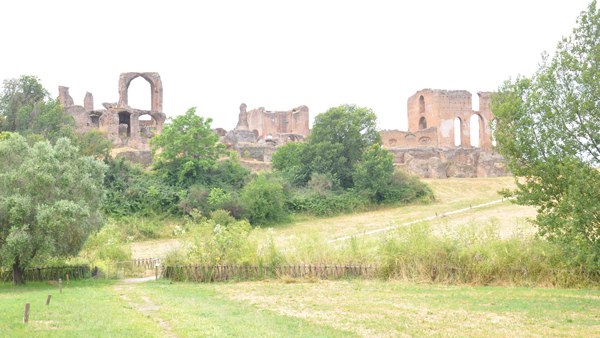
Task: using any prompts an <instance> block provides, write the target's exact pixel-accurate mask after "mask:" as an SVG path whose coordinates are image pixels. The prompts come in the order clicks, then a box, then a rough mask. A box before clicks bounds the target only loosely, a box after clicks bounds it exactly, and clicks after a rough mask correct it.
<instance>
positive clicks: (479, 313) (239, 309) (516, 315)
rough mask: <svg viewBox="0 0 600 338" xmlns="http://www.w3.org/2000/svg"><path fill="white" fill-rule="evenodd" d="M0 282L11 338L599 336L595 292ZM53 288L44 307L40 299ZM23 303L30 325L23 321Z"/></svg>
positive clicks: (352, 283) (4, 326)
mask: <svg viewBox="0 0 600 338" xmlns="http://www.w3.org/2000/svg"><path fill="white" fill-rule="evenodd" d="M285 281H286V282H287V283H283V282H282V281H263V282H245V283H223V284H192V283H175V284H172V283H169V282H162V281H161V282H153V281H151V282H146V283H141V284H127V283H115V282H104V281H77V282H71V284H70V285H68V286H65V287H64V290H63V294H58V289H57V287H56V286H52V285H48V284H45V283H29V284H28V285H26V286H24V287H13V286H12V285H8V284H3V285H0V304H1V308H2V316H1V317H0V336H7V337H399V336H400V337H402V336H406V337H439V336H452V337H515V336H518V337H549V336H552V337H597V336H598V332H600V292H599V291H597V290H557V289H518V288H514V289H511V288H492V287H456V286H439V285H438V286H431V285H413V284H405V283H399V282H382V281H363V280H348V281H330V282H326V281H313V282H312V283H308V282H302V281H294V280H291V279H286V280H285ZM48 294H52V301H51V303H50V306H48V307H46V306H45V305H44V304H45V300H46V297H47V295H48ZM25 302H30V303H31V317H30V322H29V324H23V323H22V316H23V309H24V304H25Z"/></svg>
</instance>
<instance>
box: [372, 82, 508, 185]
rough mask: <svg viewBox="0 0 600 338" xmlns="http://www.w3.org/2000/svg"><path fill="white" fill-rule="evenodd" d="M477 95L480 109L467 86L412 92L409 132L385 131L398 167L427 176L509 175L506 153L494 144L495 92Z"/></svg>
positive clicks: (384, 143)
mask: <svg viewBox="0 0 600 338" xmlns="http://www.w3.org/2000/svg"><path fill="white" fill-rule="evenodd" d="M477 95H479V110H473V109H472V101H471V99H472V96H471V93H469V92H467V91H465V90H441V89H423V90H420V91H418V92H417V93H415V94H414V95H412V96H411V97H409V98H408V102H407V106H408V107H407V108H408V109H407V112H408V114H407V115H408V130H409V131H400V130H382V131H381V132H380V133H381V138H382V141H383V145H384V146H385V147H386V148H388V149H389V151H390V152H391V153H393V154H394V162H395V163H396V166H397V167H398V168H401V169H404V170H406V171H408V172H410V173H413V174H416V175H419V176H420V177H424V178H447V177H496V176H506V175H507V173H506V168H505V166H504V163H503V158H502V156H499V155H497V154H495V153H494V151H493V150H492V149H491V148H492V131H491V128H490V126H489V122H490V121H491V120H492V112H491V110H490V109H489V103H490V93H489V92H478V93H477ZM472 116H477V119H478V121H479V146H478V147H473V146H471V130H470V119H471V117H472ZM457 120H458V123H456V122H455V121H457ZM456 125H458V126H459V128H460V130H455V126H456ZM455 133H458V134H459V135H460V136H459V138H460V144H459V145H458V146H457V145H456V142H455V137H456V136H455V135H456V134H455Z"/></svg>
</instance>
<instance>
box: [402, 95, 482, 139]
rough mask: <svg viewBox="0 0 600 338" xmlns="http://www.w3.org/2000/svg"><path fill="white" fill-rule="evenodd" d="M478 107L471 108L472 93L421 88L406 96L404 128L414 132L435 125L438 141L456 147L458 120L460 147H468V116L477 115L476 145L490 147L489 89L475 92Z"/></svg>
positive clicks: (469, 136)
mask: <svg viewBox="0 0 600 338" xmlns="http://www.w3.org/2000/svg"><path fill="white" fill-rule="evenodd" d="M477 95H478V96H479V110H478V111H477V110H473V109H472V107H473V104H472V95H471V93H469V92H468V91H466V90H441V89H423V90H420V91H418V92H417V93H415V94H414V95H412V96H411V97H409V98H408V102H407V108H408V109H407V115H408V130H409V131H411V132H416V131H419V130H422V129H426V128H428V127H431V126H436V127H437V128H438V145H439V146H440V147H442V148H447V149H454V148H457V146H456V145H455V142H454V133H455V131H454V120H455V119H456V118H458V119H459V120H460V129H461V130H460V131H459V132H460V144H461V145H460V147H462V148H470V147H471V131H470V129H471V125H470V119H471V116H473V115H476V116H478V118H479V148H484V149H491V147H492V130H491V128H490V126H489V122H490V121H491V120H492V112H491V110H490V109H489V103H490V93H489V92H478V93H477Z"/></svg>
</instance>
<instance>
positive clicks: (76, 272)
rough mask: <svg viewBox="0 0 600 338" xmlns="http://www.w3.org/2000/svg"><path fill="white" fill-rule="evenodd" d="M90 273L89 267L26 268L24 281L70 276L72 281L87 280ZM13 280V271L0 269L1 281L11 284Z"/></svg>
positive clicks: (40, 280)
mask: <svg viewBox="0 0 600 338" xmlns="http://www.w3.org/2000/svg"><path fill="white" fill-rule="evenodd" d="M89 272H90V267H89V266H87V265H68V266H44V267H36V268H26V269H25V270H24V271H23V280H24V281H26V282H42V281H49V280H58V279H59V278H62V279H65V276H66V275H69V278H70V279H79V278H85V277H86V276H87V274H89ZM12 280H13V270H2V269H0V281H2V282H10V281H12Z"/></svg>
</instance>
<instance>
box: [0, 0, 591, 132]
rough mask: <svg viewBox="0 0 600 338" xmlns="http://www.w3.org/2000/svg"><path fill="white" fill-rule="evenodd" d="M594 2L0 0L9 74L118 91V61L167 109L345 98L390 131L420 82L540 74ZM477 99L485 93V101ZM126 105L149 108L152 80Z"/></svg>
mask: <svg viewBox="0 0 600 338" xmlns="http://www.w3.org/2000/svg"><path fill="white" fill-rule="evenodd" d="M590 1H591V0H560V1H548V0H518V1H517V0H503V1H482V0H479V1H467V0H464V1H463V0H454V1H447V0H444V1H433V0H432V1H373V0H371V1H348V0H345V1H325V0H321V1H307V0H303V1H293V2H291V1H282V0H279V1H173V0H172V1H148V0H145V1H126V0H121V1H94V2H91V1H70V2H67V1H39V2H35V1H16V0H15V1H6V0H4V1H2V2H1V3H0V36H1V37H2V39H1V40H0V43H1V46H2V47H1V49H0V79H6V78H13V77H19V76H20V75H25V74H28V75H37V76H38V77H39V78H40V79H41V81H42V84H43V85H44V86H45V87H46V88H47V89H48V90H50V91H51V93H52V95H53V96H57V95H58V86H59V85H63V86H67V87H70V93H71V96H72V97H73V99H74V100H75V103H76V104H80V105H83V98H84V95H85V92H86V91H89V92H91V93H92V94H93V95H94V105H95V108H96V109H100V108H102V105H101V104H102V102H116V101H117V100H118V91H117V89H118V78H119V74H120V73H121V72H138V71H139V72H143V71H150V72H159V73H160V75H161V78H162V81H163V86H164V112H165V113H166V114H167V115H168V116H175V115H179V114H182V113H184V112H185V111H186V110H187V109H188V108H190V107H192V106H197V107H198V112H199V113H200V114H201V115H203V116H208V117H212V118H213V119H214V122H213V127H223V128H226V129H232V128H234V127H235V125H236V123H237V116H238V113H239V105H240V104H241V103H242V102H244V103H246V104H247V105H248V109H252V108H256V107H260V106H263V107H265V108H266V109H267V110H289V109H291V108H293V107H296V106H299V105H303V104H304V105H307V106H308V107H309V109H310V114H311V119H312V118H314V116H315V115H316V114H318V113H322V112H324V111H326V110H327V109H328V108H330V107H333V106H337V105H340V104H342V103H355V104H357V105H359V106H366V107H369V108H372V109H373V111H374V112H375V113H376V114H377V116H378V120H379V125H380V128H382V129H401V130H406V129H407V120H406V100H407V99H408V97H409V96H411V95H412V94H414V93H415V92H416V91H418V90H421V89H423V88H438V89H449V90H450V89H453V90H459V89H464V90H469V91H470V92H471V93H473V94H474V97H476V96H477V95H476V92H477V91H493V90H495V89H496V88H497V87H498V86H499V85H500V84H501V83H502V81H504V80H505V79H507V78H508V77H509V76H513V77H514V76H516V75H517V74H524V75H530V74H531V73H532V72H533V71H534V70H535V68H536V66H537V63H538V62H539V60H540V53H541V52H542V51H544V50H547V51H549V52H552V51H554V50H555V47H556V44H557V42H558V41H559V40H560V38H561V37H562V36H566V35H569V34H570V33H571V31H572V29H573V28H574V27H575V20H576V18H577V16H578V14H579V13H580V12H581V11H583V10H585V9H586V7H587V4H588V3H589V2H590ZM475 103H476V102H475ZM129 104H130V106H132V107H135V108H140V109H149V108H150V86H149V84H148V83H147V82H146V81H144V80H143V79H141V78H138V79H136V80H134V81H133V82H132V84H131V87H130V94H129Z"/></svg>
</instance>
